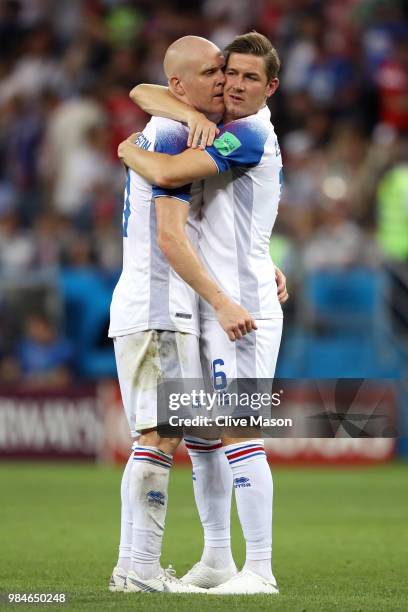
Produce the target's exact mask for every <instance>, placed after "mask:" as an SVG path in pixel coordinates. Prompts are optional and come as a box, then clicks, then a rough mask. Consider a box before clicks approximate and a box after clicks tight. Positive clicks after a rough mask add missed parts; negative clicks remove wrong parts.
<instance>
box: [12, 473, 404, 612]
mask: <svg viewBox="0 0 408 612" xmlns="http://www.w3.org/2000/svg"><path fill="white" fill-rule="evenodd" d="M273 474H274V486H275V505H274V532H273V536H274V537H273V557H274V572H275V575H276V577H277V579H278V583H279V586H280V590H281V594H280V595H279V596H277V597H276V596H275V597H267V596H247V597H211V596H203V595H159V594H157V595H156V594H153V595H152V594H133V595H131V594H129V595H124V594H121V593H117V594H114V593H109V592H108V590H107V583H108V578H109V575H110V571H111V569H112V567H113V565H114V563H115V559H116V552H117V543H118V522H119V483H120V477H121V471H120V470H119V469H117V468H116V469H115V468H106V467H100V466H89V465H78V466H77V465H71V464H70V465H58V464H54V465H50V464H35V463H31V464H28V463H26V464H7V463H3V464H0V499H1V502H0V512H1V521H0V551H1V552H0V555H1V557H0V558H1V561H0V591H2V592H3V593H4V592H26V593H28V592H31V593H34V592H35V593H40V592H50V591H53V592H66V593H67V594H68V598H69V602H68V603H67V604H65V605H63V606H61V605H52V604H48V605H42V606H40V605H36V606H30V605H28V604H21V605H19V606H17V605H16V606H10V605H9V604H6V603H5V601H4V596H3V600H2V603H0V608H2V609H12V608H13V609H31V610H32V609H36V610H51V609H52V610H57V609H67V610H89V611H96V610H98V611H105V610H140V611H147V610H149V612H150V611H152V610H160V611H163V612H166V611H168V610H171V611H172V612H178V611H183V612H184V611H189V612H190V611H191V610H192V609H194V610H195V611H197V612H202V611H203V612H206V611H210V610H211V612H215V611H218V610H220V611H223V610H242V611H245V612H246V611H255V610H266V609H268V610H272V611H273V610H276V611H281V610H282V611H288V612H306V611H307V612H316V611H322V612H329V611H331V610H337V611H339V612H346V611H349V610H353V611H356V612H357V611H370V612H371V611H373V610H376V611H383V610H389V611H392V612H397V611H399V610H401V611H402V610H404V611H406V610H408V529H407V523H408V494H407V476H408V465H403V464H396V465H389V466H383V467H375V468H365V469H347V470H343V469H328V468H326V469H282V468H276V469H273ZM201 546H202V532H201V528H200V524H199V521H198V518H197V513H196V509H195V505H194V501H193V495H192V484H191V472H190V470H188V469H183V468H178V467H176V469H174V470H173V472H172V474H171V485H170V502H169V511H168V517H167V525H166V534H165V540H164V548H163V556H162V562H163V565H164V566H166V565H167V564H169V563H172V564H173V566H174V567H175V568H176V570H177V573H178V575H181V574H182V573H183V572H185V571H186V570H187V569H188V568H189V567H190V566H191V565H192V564H193V563H194V562H195V561H197V560H198V558H199V555H200V552H201ZM233 549H234V556H235V559H236V561H237V563H238V564H242V562H243V558H244V545H243V540H242V536H241V533H240V528H239V525H238V522H237V518H236V514H235V510H234V514H233Z"/></svg>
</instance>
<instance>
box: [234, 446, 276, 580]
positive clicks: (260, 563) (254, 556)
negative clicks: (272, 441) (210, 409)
mask: <svg viewBox="0 0 408 612" xmlns="http://www.w3.org/2000/svg"><path fill="white" fill-rule="evenodd" d="M225 454H226V456H227V459H228V461H229V464H230V466H231V470H232V474H233V481H234V488H235V497H236V502H237V509H238V516H239V520H240V523H241V527H242V531H243V533H244V538H245V541H246V561H245V566H244V569H248V570H251V571H252V572H255V573H256V574H259V575H260V576H262V577H263V578H265V579H266V580H269V581H272V580H273V581H274V577H273V574H272V565H271V559H272V499H273V483H272V474H271V471H270V468H269V465H268V462H267V459H266V454H265V450H264V446H263V441H262V440H247V441H244V440H243V441H242V442H239V443H237V444H230V445H228V446H226V447H225Z"/></svg>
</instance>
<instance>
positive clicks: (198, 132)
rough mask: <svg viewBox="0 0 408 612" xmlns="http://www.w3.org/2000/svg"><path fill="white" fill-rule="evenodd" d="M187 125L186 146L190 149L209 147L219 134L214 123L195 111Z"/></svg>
mask: <svg viewBox="0 0 408 612" xmlns="http://www.w3.org/2000/svg"><path fill="white" fill-rule="evenodd" d="M187 125H188V128H189V133H188V140H187V146H188V147H191V148H192V149H197V148H198V149H205V147H210V146H211V145H212V143H213V142H214V138H215V137H216V136H217V134H219V132H220V130H219V129H218V128H217V126H216V125H215V123H213V122H212V121H210V120H209V119H207V117H206V116H205V115H203V114H202V113H198V112H197V111H194V112H192V113H191V116H190V119H189V120H188V122H187Z"/></svg>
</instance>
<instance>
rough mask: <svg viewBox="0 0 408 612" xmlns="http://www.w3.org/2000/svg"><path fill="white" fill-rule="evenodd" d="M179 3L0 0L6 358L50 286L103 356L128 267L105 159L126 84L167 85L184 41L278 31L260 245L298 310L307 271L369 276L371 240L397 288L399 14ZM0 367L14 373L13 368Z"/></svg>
mask: <svg viewBox="0 0 408 612" xmlns="http://www.w3.org/2000/svg"><path fill="white" fill-rule="evenodd" d="M187 4H188V6H187ZM187 4H186V3H185V2H182V1H181V0H171V1H167V0H166V1H165V0H157V1H155V2H148V1H147V0H139V1H138V2H135V1H134V0H60V1H59V2H50V1H49V0H3V1H2V2H0V277H1V278H0V281H2V282H6V283H7V282H8V283H9V285H10V282H11V281H10V279H11V280H12V284H13V289H12V291H11V293H13V292H14V285H18V283H19V279H20V282H21V285H24V287H25V288H24V289H22V290H21V291H20V294H19V295H18V296H17V297H16V302H15V303H14V302H13V299H14V298H13V299H12V298H11V297H10V295H11V293H10V295H9V294H7V296H6V297H4V295H3V296H2V295H1V293H0V299H1V301H0V359H1V358H2V356H3V357H4V355H5V354H6V353H7V354H8V353H9V352H10V347H13V346H15V338H16V337H18V336H19V335H21V327H22V323H21V322H22V321H24V320H25V318H26V316H27V310H28V309H26V310H25V309H24V308H23V306H24V305H27V304H28V305H29V306H30V308H31V307H32V306H31V304H32V300H33V299H34V298H33V296H34V294H36V291H37V289H36V283H37V284H39V285H40V286H41V290H40V291H39V292H38V294H39V297H37V298H36V299H38V302H37V303H36V309H37V310H39V311H46V312H49V310H48V309H47V307H46V306H45V304H44V302H47V301H49V300H50V298H49V296H50V295H53V291H54V292H55V291H56V290H57V288H58V290H59V292H60V293H59V295H60V296H61V298H60V299H61V300H65V301H64V307H65V316H62V317H61V321H63V322H64V325H65V327H66V330H67V333H68V335H69V337H70V339H72V340H73V341H74V342H75V346H77V345H78V346H79V345H81V346H82V347H83V346H85V345H84V337H85V336H86V335H87V334H88V345H87V346H88V348H87V349H86V350H87V351H88V352H89V353H91V352H92V350H99V349H101V348H103V349H104V350H105V346H103V347H102V344H103V340H102V337H103V338H105V335H106V334H105V327H106V320H105V319H107V317H108V311H109V307H108V303H109V299H110V291H111V287H112V286H113V284H114V282H115V279H116V277H117V274H118V271H119V268H120V265H121V258H122V245H121V214H122V210H123V168H122V166H121V165H120V164H119V162H118V161H117V158H116V149H117V145H118V143H119V142H121V141H122V140H123V139H124V138H126V137H127V136H128V135H129V134H130V133H131V132H136V131H139V130H140V129H142V128H143V126H144V124H145V122H146V120H147V117H146V115H145V114H144V113H143V112H142V111H141V110H140V109H139V108H138V107H136V106H135V105H134V104H133V103H132V102H131V100H130V99H129V90H130V89H131V88H132V87H133V86H134V85H135V84H137V83H139V82H143V81H151V82H156V83H165V82H166V78H165V75H164V73H163V67H162V60H163V54H164V52H165V50H166V48H167V46H168V45H169V44H170V43H171V42H172V41H173V40H175V39H176V38H178V37H180V36H184V35H186V34H196V35H199V36H205V37H207V38H210V39H212V40H213V41H214V42H215V43H216V44H218V45H219V46H220V47H223V46H224V45H225V44H226V43H227V42H229V40H230V39H231V38H233V36H235V35H236V34H239V33H242V32H244V31H247V30H249V29H252V28H254V29H256V30H258V31H261V32H263V33H265V34H266V35H268V36H270V37H271V39H272V41H273V43H274V44H275V46H276V47H277V49H278V51H279V54H280V56H281V60H282V71H281V74H280V79H281V87H280V88H279V90H278V92H277V95H276V96H274V97H273V98H272V99H271V100H270V102H269V105H270V108H271V112H272V118H273V123H274V124H275V130H276V132H277V134H278V138H279V142H280V145H281V148H282V155H283V160H284V177H283V178H284V181H283V190H282V198H281V204H280V210H279V216H278V221H277V226H276V228H275V230H274V236H273V239H272V242H271V251H272V252H273V254H274V256H276V257H278V259H280V260H282V262H283V264H284V267H285V271H286V272H287V274H288V276H289V282H290V283H291V287H292V290H291V292H290V293H291V296H292V300H291V301H294V302H295V300H296V288H301V283H302V279H303V276H304V270H305V267H306V268H307V269H313V270H315V269H321V268H323V267H331V268H349V267H350V266H354V265H362V264H364V265H379V262H380V256H379V255H378V251H377V250H376V248H375V244H374V241H373V236H375V239H376V241H377V243H378V244H380V245H381V248H382V251H383V253H384V257H385V259H386V261H387V266H388V268H389V267H390V265H391V264H390V262H393V264H392V265H393V266H394V267H395V266H397V267H398V266H399V267H398V270H397V272H398V275H399V279H400V280H401V279H403V278H405V272H404V270H403V267H404V266H406V261H407V258H408V243H407V236H408V225H407V206H406V198H407V193H406V192H407V182H408V179H407V172H408V170H407V165H406V159H407V155H406V144H405V142H404V138H406V132H407V118H408V114H407V113H408V102H407V99H408V89H407V67H408V59H407V58H408V52H407V49H408V46H407V43H406V33H407V25H406V19H405V17H406V7H405V5H404V4H403V3H402V2H401V1H400V0H364V1H360V0H328V1H327V2H321V1H320V0H318V1H316V0H254V1H253V2H249V1H247V0H239V1H238V0H237V1H235V2H231V1H229V0H191V2H189V3H187ZM396 262H399V263H396ZM5 278H7V279H9V280H4V279H5ZM398 282H400V281H398ZM404 282H405V281H404ZM24 283H25V284H24ZM41 283H42V284H41ZM405 284H406V283H405ZM27 285H29V289H27ZM4 286H5V285H4ZM89 287H91V288H92V289H91V293H92V295H91V296H90V295H89ZM37 288H38V287H37ZM401 290H402V289H401ZM87 291H88V295H86V296H85V297H86V298H89V299H88V301H86V300H85V302H86V303H85V302H84V304H82V302H81V299H82V298H83V296H84V294H85V293H86V292H87ZM404 291H405V292H406V293H408V289H404ZM27 292H28V293H27ZM40 294H41V296H40ZM298 294H301V291H298ZM13 295H14V293H13ZM44 296H47V297H44ZM94 296H97V297H96V298H95V300H94V301H95V304H93V303H92V299H93V297H94ZM98 296H99V297H98ZM6 298H7V299H6ZM54 298H55V296H54V297H52V298H51V302H52V300H53V299H54ZM396 299H398V300H400V297H399V296H398V297H397V298H396ZM401 299H402V298H401ZM70 300H71V301H70ZM57 301H58V299H57V300H56V302H57ZM56 302H54V306H55V304H56ZM17 303H18V304H20V306H19V308H20V310H19V309H18V308H17V307H16V304H17ZM401 303H403V304H406V302H403V301H401ZM75 304H76V307H78V311H77V314H76V318H75V316H74V314H73V313H74V310H73V308H74V306H73V305H75ZM80 307H81V308H82V307H83V308H84V309H85V310H82V311H80ZM56 308H57V312H58V305H57V306H56ZM291 308H293V309H294V311H295V310H296V304H295V305H292V304H290V305H289V310H290V309H291ZM404 308H405V309H406V307H405V306H404ZM52 312H53V315H55V314H56V313H55V310H53V311H52ZM84 312H85V313H88V315H87V316H89V319H87V320H86V321H85V319H84V314H83V313H84ZM81 313H82V314H81ZM286 313H288V308H286ZM62 314H64V313H62ZM14 315H15V316H14ZM57 318H58V317H57ZM11 323H12V324H11ZM81 325H83V328H81V329H80V331H78V330H79V328H80V326H81ZM44 326H45V324H44V323H43V327H44ZM34 327H35V325H34ZM39 327H41V325H40V326H39ZM51 327H52V326H51ZM37 328H38V325H37ZM30 333H31V332H30ZM48 333H49V335H52V334H51V332H50V331H49V332H48ZM52 333H54V335H56V336H57V337H58V331H56V330H53V331H52ZM34 335H35V332H34ZM40 336H41V333H40ZM43 336H44V333H43ZM40 344H41V342H40ZM43 344H44V343H43ZM45 344H46V343H45ZM89 347H90V348H89ZM92 347H93V348H92ZM84 350H85V349H84ZM80 357H82V356H79V355H77V359H76V375H77V374H78V372H90V371H91V370H92V368H91V369H89V368H88V370H87V366H86V360H87V355H84V359H83V360H82V362H81V359H80ZM96 362H97V361H95V363H96ZM1 363H2V364H3V370H2V371H3V374H4V376H5V378H8V379H10V377H12V376H13V375H14V374H15V363H16V362H15V361H4V360H3V361H2V362H1ZM106 363H107V362H106ZM13 364H14V365H13ZM13 368H14V369H13ZM81 368H82V369H81ZM0 369H1V368H0ZM13 372H14V374H13ZM92 372H95V371H94V370H92ZM17 373H18V376H20V370H18V372H17ZM0 376H1V375H0Z"/></svg>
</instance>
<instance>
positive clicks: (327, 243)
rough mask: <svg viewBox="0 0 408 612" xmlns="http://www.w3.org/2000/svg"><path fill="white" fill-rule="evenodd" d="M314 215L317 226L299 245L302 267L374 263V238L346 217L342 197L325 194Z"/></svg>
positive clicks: (371, 264)
mask: <svg viewBox="0 0 408 612" xmlns="http://www.w3.org/2000/svg"><path fill="white" fill-rule="evenodd" d="M318 217H319V219H318V224H317V229H316V230H315V232H314V233H313V234H312V235H311V237H310V239H309V240H308V242H307V244H306V245H305V247H304V248H303V253H302V256H303V261H304V266H305V269H306V270H308V271H316V270H325V269H332V270H333V269H337V270H339V269H345V268H351V267H353V266H375V265H378V263H379V261H380V257H379V253H378V250H377V248H376V245H375V243H374V241H373V240H372V239H371V238H370V237H369V236H365V235H364V233H363V232H362V231H361V229H360V228H359V227H358V225H357V224H356V223H355V222H354V221H352V220H351V219H350V218H349V214H348V211H347V207H346V205H345V202H344V201H341V200H330V199H328V198H326V199H325V200H324V201H323V203H322V206H321V208H320V209H319V211H318Z"/></svg>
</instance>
